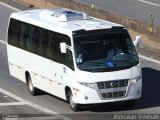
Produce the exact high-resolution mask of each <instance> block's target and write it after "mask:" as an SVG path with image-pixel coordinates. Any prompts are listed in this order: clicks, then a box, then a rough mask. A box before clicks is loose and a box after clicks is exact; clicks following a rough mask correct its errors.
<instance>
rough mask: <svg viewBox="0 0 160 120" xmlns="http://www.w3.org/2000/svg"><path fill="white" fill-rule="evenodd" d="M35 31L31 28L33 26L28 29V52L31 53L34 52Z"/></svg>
mask: <svg viewBox="0 0 160 120" xmlns="http://www.w3.org/2000/svg"><path fill="white" fill-rule="evenodd" d="M33 30H34V28H33V27H32V26H31V25H29V27H28V35H27V40H26V41H27V50H28V51H30V52H32V46H33V45H32V44H33V43H32V41H33V40H32V39H33Z"/></svg>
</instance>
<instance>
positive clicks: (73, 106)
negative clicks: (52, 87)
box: [68, 91, 80, 112]
mask: <svg viewBox="0 0 160 120" xmlns="http://www.w3.org/2000/svg"><path fill="white" fill-rule="evenodd" d="M68 101H69V104H70V107H71V109H72V110H73V111H75V112H76V111H78V110H79V107H80V105H79V104H77V103H75V102H74V101H73V94H72V92H71V91H69V92H68Z"/></svg>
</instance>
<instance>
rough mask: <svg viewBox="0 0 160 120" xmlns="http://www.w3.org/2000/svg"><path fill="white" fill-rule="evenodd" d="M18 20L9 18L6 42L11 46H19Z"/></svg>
mask: <svg viewBox="0 0 160 120" xmlns="http://www.w3.org/2000/svg"><path fill="white" fill-rule="evenodd" d="M19 36H20V22H18V21H17V20H14V19H11V20H10V24H9V30H8V43H9V44H11V45H13V46H17V47H18V46H19V41H18V39H19Z"/></svg>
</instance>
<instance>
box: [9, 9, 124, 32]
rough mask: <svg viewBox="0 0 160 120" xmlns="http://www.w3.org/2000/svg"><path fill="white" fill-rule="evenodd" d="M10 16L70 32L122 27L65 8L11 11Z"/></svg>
mask: <svg viewBox="0 0 160 120" xmlns="http://www.w3.org/2000/svg"><path fill="white" fill-rule="evenodd" d="M11 18H15V19H18V20H20V21H24V22H27V23H30V24H33V25H37V26H41V27H45V28H48V29H54V28H55V29H60V30H62V29H63V30H67V31H70V32H73V31H77V30H86V31H87V30H97V29H109V28H112V27H123V26H122V25H119V24H116V23H112V22H109V21H104V20H100V19H97V18H93V17H90V16H88V15H87V14H85V13H82V12H78V11H74V10H70V9H67V8H58V9H35V10H27V11H20V12H16V13H12V15H11Z"/></svg>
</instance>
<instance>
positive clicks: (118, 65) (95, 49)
mask: <svg viewBox="0 0 160 120" xmlns="http://www.w3.org/2000/svg"><path fill="white" fill-rule="evenodd" d="M74 50H75V57H76V58H75V59H76V60H75V61H76V64H77V67H78V68H79V69H80V70H83V71H90V72H104V71H115V70H122V69H128V68H131V67H133V66H135V65H137V64H138V63H139V59H138V55H137V52H136V49H135V46H134V44H133V42H132V40H131V38H130V36H129V34H128V32H120V33H118V32H114V33H101V34H89V35H83V36H79V37H76V38H74Z"/></svg>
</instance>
